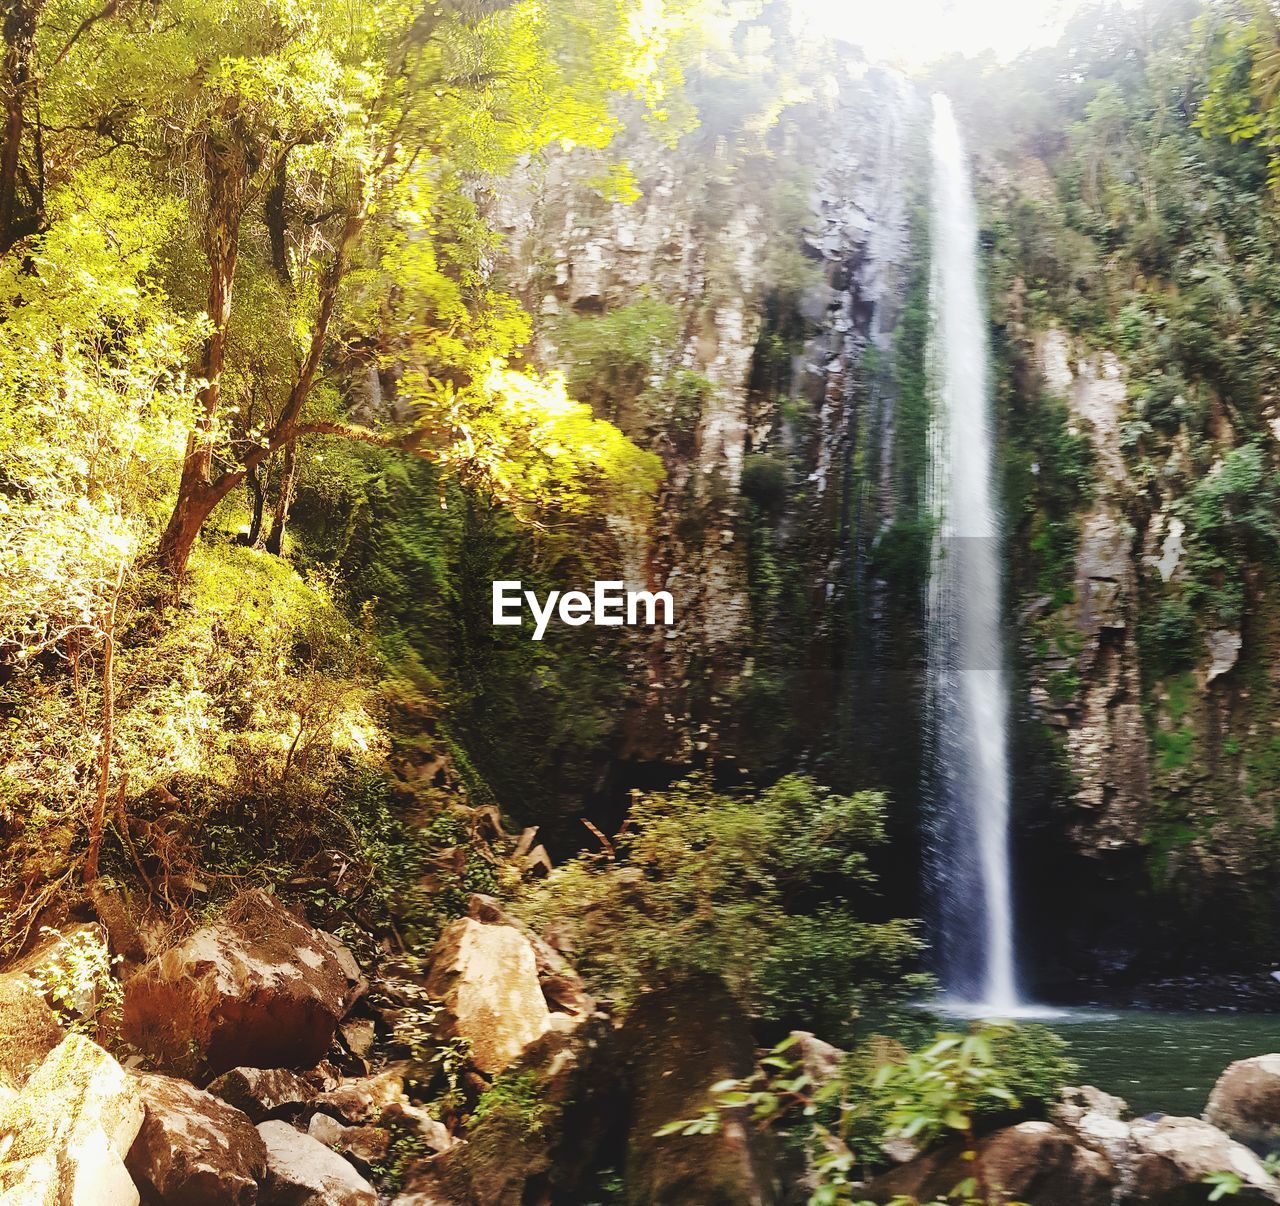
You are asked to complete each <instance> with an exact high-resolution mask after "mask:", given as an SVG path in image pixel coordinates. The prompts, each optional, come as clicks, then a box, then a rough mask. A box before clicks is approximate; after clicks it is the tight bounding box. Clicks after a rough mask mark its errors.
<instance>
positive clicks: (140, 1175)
mask: <svg viewBox="0 0 1280 1206" xmlns="http://www.w3.org/2000/svg"><path fill="white" fill-rule="evenodd" d="M102 937H104V935H103V933H102V931H101V930H99V929H97V927H96V926H92V925H87V926H84V927H81V929H79V930H70V929H69V930H64V931H63V932H62V933H61V934H58V935H50V936H49V937H48V939H47V940H46V941H44V942H43V943H41V944H40V945H38V946H37V947H36V948H35V949H33V950H32V951H30V952H29V953H28V954H27V955H25V956H24V957H23V958H22V959H20V960H18V961H17V962H16V963H15V964H13V965H12V966H11V967H10V968H9V969H8V971H7V972H6V973H4V975H3V976H0V1196H2V1197H3V1200H4V1202H6V1203H9V1204H12V1206H36V1204H39V1206H54V1204H58V1206H70V1204H72V1203H75V1204H76V1206H118V1204H122V1203H138V1202H147V1203H164V1204H171V1206H214V1204H220V1203H234V1204H236V1206H252V1204H254V1203H262V1204H264V1206H266V1204H268V1203H289V1204H294V1206H297V1204H315V1206H319V1204H321V1203H332V1204H335V1206H347V1204H352V1206H356V1204H360V1206H363V1204H369V1206H372V1204H373V1203H375V1202H379V1201H382V1202H394V1203H396V1204H397V1206H464V1204H475V1206H498V1204H503V1203H510V1204H512V1206H514V1204H516V1203H579V1202H589V1201H604V1200H613V1201H619V1200H625V1201H627V1202H632V1203H658V1202H661V1203H699V1204H701V1206H713V1204H716V1203H724V1204H726V1206H728V1204H730V1203H734V1204H738V1203H780V1202H784V1201H785V1202H793V1201H794V1202H803V1201H806V1200H807V1199H808V1195H809V1192H810V1186H809V1179H810V1176H811V1173H810V1171H809V1170H808V1169H806V1167H805V1166H804V1160H803V1158H802V1157H800V1158H798V1157H797V1156H795V1155H794V1154H791V1155H788V1154H787V1153H785V1152H783V1151H781V1150H779V1149H780V1148H781V1146H782V1145H780V1144H776V1143H775V1142H774V1141H773V1140H772V1139H771V1138H770V1137H769V1136H768V1135H767V1134H766V1133H765V1132H762V1131H760V1130H758V1129H757V1128H755V1127H753V1126H751V1125H750V1124H749V1123H748V1122H747V1120H745V1119H740V1118H734V1117H733V1116H732V1115H730V1116H728V1117H727V1119H726V1125H725V1126H724V1127H723V1128H722V1129H721V1130H720V1131H719V1133H716V1134H709V1135H695V1136H688V1135H670V1136H666V1137H662V1138H659V1137H657V1136H655V1132H656V1131H658V1130H659V1129H660V1128H661V1127H662V1126H663V1125H664V1124H665V1123H667V1122H670V1121H672V1120H674V1119H680V1118H688V1117H690V1116H692V1115H696V1114H697V1113H698V1112H700V1111H701V1110H703V1109H705V1106H706V1102H707V1090H708V1086H710V1085H711V1084H713V1083H714V1082H716V1081H718V1080H722V1079H725V1078H726V1077H750V1076H751V1075H753V1072H754V1070H755V1069H756V1053H755V1050H754V1048H753V1043H752V1039H751V1034H750V1029H749V1026H748V1022H747V1019H746V1017H745V1016H744V1015H743V1014H742V1012H741V1010H740V1008H739V1007H738V1006H737V1005H736V1004H735V1003H734V1001H733V999H732V998H731V997H730V996H729V995H728V994H727V993H726V992H725V991H724V989H723V987H722V986H720V985H719V984H718V983H717V982H715V981H713V980H705V981H697V982H689V983H686V984H684V985H682V986H679V987H674V988H668V989H665V990H663V991H661V992H653V993H650V994H649V995H648V996H646V997H642V998H641V999H640V1000H639V1001H638V1002H637V1003H636V1004H635V1005H634V1006H633V1007H632V1008H631V1010H630V1011H629V1012H628V1014H627V1017H626V1019H625V1022H623V1023H621V1024H615V1020H614V1018H613V1016H612V1015H611V1012H610V1010H609V1007H608V1004H607V1003H600V1002H597V1001H595V1000H593V998H592V997H591V996H590V995H589V994H588V992H587V991H586V989H585V988H584V986H583V984H582V981H581V980H580V979H579V978H578V976H577V974H576V973H575V971H574V969H573V967H572V965H571V964H570V962H569V960H568V959H567V958H566V956H565V954H564V952H562V951H559V950H557V949H556V947H555V946H553V945H552V944H551V943H550V942H548V941H546V940H544V938H542V937H540V936H539V935H537V934H534V933H532V932H530V931H529V930H528V929H527V928H526V927H525V926H523V925H522V923H520V922H519V921H517V920H515V919H514V918H512V917H510V916H509V915H508V914H507V913H505V912H504V911H503V909H502V908H501V907H500V906H499V905H498V904H497V903H496V902H494V901H493V900H492V899H490V898H488V897H484V896H479V895H477V896H474V897H473V898H472V900H471V903H470V909H469V913H468V915H467V916H465V917H463V918H460V919H458V920H456V921H454V922H452V923H450V924H449V925H448V926H447V927H446V928H445V930H444V932H443V933H442V935H441V937H440V939H439V941H438V943H437V944H436V946H435V948H434V950H433V951H432V952H431V955H430V958H429V959H428V960H427V961H426V962H425V964H423V965H421V966H418V965H415V964H413V963H412V961H406V960H404V959H402V958H393V957H386V958H383V959H382V960H381V961H380V963H379V965H378V966H376V967H375V966H361V965H360V964H359V963H358V962H357V960H356V958H355V957H354V956H353V955H352V953H351V951H350V950H349V949H348V948H347V946H345V945H344V944H343V943H342V942H340V941H339V940H338V939H337V938H336V937H334V936H333V935H331V934H327V933H324V932H321V931H319V930H316V929H313V928H312V927H311V926H309V925H307V924H306V923H305V922H304V921H303V920H301V919H300V918H299V917H298V916H296V915H295V914H294V913H292V912H291V911H290V910H289V909H288V908H286V907H285V905H284V904H283V903H282V902H281V901H280V900H279V899H278V898H277V897H276V896H274V895H272V894H270V893H268V892H266V891H263V890H261V889H253V890H250V891H247V892H244V893H242V894H241V895H239V896H238V897H236V898H235V899H234V900H233V901H232V902H231V903H230V904H229V905H227V906H225V907H224V908H222V909H221V910H220V911H219V912H217V913H216V914H215V915H214V916H212V917H211V918H209V919H207V920H206V921H205V923H204V924H203V925H201V926H199V927H198V928H195V929H193V930H191V931H190V932H188V933H186V934H184V935H182V936H180V937H177V938H176V939H174V938H169V939H167V940H163V941H162V940H158V939H155V938H150V939H148V938H145V937H144V936H143V935H142V934H139V933H136V932H135V933H134V934H133V935H132V942H130V941H128V940H124V939H123V937H122V935H120V934H113V935H111V936H110V939H109V940H110V942H111V944H112V948H113V949H115V950H116V951H117V953H118V956H119V962H118V963H117V964H116V970H117V971H118V972H119V973H120V977H119V980H120V981H122V984H121V987H120V992H119V1000H118V1002H113V1004H112V1007H111V1008H110V1009H107V1010H100V1006H101V1005H102V1001H101V1000H99V999H95V998H96V997H97V996H98V995H99V994H101V993H103V992H113V991H115V989H114V988H113V986H114V985H116V984H117V983H118V982H119V981H117V980H116V979H115V978H114V977H109V978H108V979H106V980H103V979H101V978H98V979H94V978H92V977H89V976H80V977H77V976H75V975H72V976H70V977H69V978H67V977H62V978H59V977H51V976H50V974H49V969H50V968H53V967H61V968H64V969H66V968H68V967H74V966H75V961H74V960H73V959H70V958H69V952H70V951H72V950H74V949H76V948H77V947H78V945H79V944H81V943H82V942H84V941H87V940H97V939H99V938H102ZM148 947H151V948H154V949H146V948H148ZM121 948H123V949H121ZM77 993H79V994H80V995H79V996H77ZM55 1006H56V1008H55ZM77 1008H78V1009H80V1010H82V1011H83V1016H84V1017H86V1018H88V1017H92V1016H100V1017H101V1018H102V1019H104V1020H103V1021H101V1022H100V1023H99V1024H98V1025H97V1027H96V1029H95V1031H94V1033H95V1035H96V1038H97V1040H98V1041H94V1039H91V1038H90V1037H88V1036H87V1035H86V1034H85V1033H81V1032H80V1031H81V1030H83V1029H85V1028H86V1027H84V1026H78V1025H77V1024H76V1023H75V1020H74V1019H75V1010H76V1009H77ZM69 1018H70V1019H71V1023H70V1025H68V1019H69ZM108 1047H109V1048H111V1050H112V1051H114V1052H116V1054H115V1055H113V1054H111V1053H109V1051H108V1050H107V1048H108ZM800 1050H801V1052H802V1053H803V1058H804V1061H805V1064H806V1067H811V1069H812V1073H813V1075H814V1076H815V1078H817V1079H821V1077H822V1076H823V1075H828V1076H829V1075H830V1074H831V1072H832V1070H833V1069H835V1068H836V1066H837V1065H838V1063H839V1056H840V1053H839V1052H838V1051H836V1050H835V1049H834V1048H831V1047H829V1046H828V1045H826V1044H824V1043H822V1042H820V1041H819V1040H817V1039H814V1038H812V1036H804V1037H803V1041H802V1043H801V1044H800ZM442 1070H443V1071H444V1072H445V1075H444V1078H443V1083H444V1085H445V1086H446V1090H445V1092H443V1093H441V1092H440V1086H441V1083H442V1082H441V1081H440V1080H439V1079H437V1078H436V1075H437V1073H439V1072H440V1071H442ZM495 1084H496V1086H498V1088H496V1089H495V1087H494V1086H495ZM433 1085H434V1089H432V1088H431V1087H432V1086H433ZM429 1089H431V1092H430V1095H429V1098H430V1099H429V1101H428V1090H429ZM486 1090H488V1092H486ZM482 1094H483V1101H484V1103H485V1104H483V1105H481V1106H480V1107H479V1108H477V1107H476V1102H477V1101H479V1100H481V1095H482ZM464 1118H465V1119H467V1121H466V1124H465V1126H463V1125H462V1124H461V1123H460V1121H459V1120H460V1119H464ZM1277 1146H1280V1055H1265V1056H1261V1057H1259V1058H1256V1059H1251V1060H1246V1061H1242V1062H1240V1063H1236V1064H1233V1065H1232V1066H1231V1067H1230V1068H1228V1069H1227V1070H1226V1071H1225V1072H1224V1073H1223V1075H1222V1078H1221V1079H1220V1081H1219V1082H1218V1084H1217V1086H1216V1088H1215V1089H1214V1091H1213V1095H1212V1098H1211V1100H1210V1103H1209V1107H1208V1110H1207V1112H1206V1114H1205V1117H1204V1119H1198V1118H1172V1117H1148V1118H1141V1119H1132V1118H1129V1117H1127V1112H1126V1107H1125V1104H1124V1102H1122V1101H1120V1100H1119V1099H1118V1098H1114V1097H1111V1096H1108V1095H1107V1094H1105V1093H1102V1092H1100V1091H1098V1090H1096V1089H1092V1088H1088V1087H1085V1088H1081V1089H1073V1090H1069V1091H1067V1092H1066V1093H1065V1094H1064V1096H1063V1098H1062V1100H1061V1101H1060V1102H1059V1103H1058V1104H1057V1106H1056V1107H1055V1108H1054V1109H1053V1110H1052V1112H1051V1115H1050V1118H1049V1119H1047V1120H1034V1121H1022V1122H1017V1123H1015V1124H1014V1125H1010V1126H1004V1127H1002V1128H1000V1129H996V1130H994V1131H992V1132H990V1133H988V1134H986V1135H985V1136H983V1137H982V1138H981V1140H980V1143H979V1159H980V1161H981V1166H982V1169H983V1171H984V1175H985V1178H986V1179H987V1181H988V1183H989V1184H990V1186H991V1187H992V1191H993V1193H994V1194H995V1200H996V1201H1002V1202H1003V1201H1008V1202H1013V1201H1017V1202H1024V1203H1030V1204H1032V1206H1095V1204H1096V1206H1125V1204H1132V1206H1138V1204H1140V1203H1141V1204H1145V1206H1180V1204H1181V1203H1192V1202H1202V1201H1206V1200H1208V1194H1209V1192H1210V1188H1209V1187H1208V1186H1207V1185H1206V1184H1205V1178H1206V1177H1209V1176H1211V1175H1213V1174H1221V1173H1230V1174H1234V1177H1235V1178H1236V1179H1237V1180H1238V1182H1239V1186H1238V1189H1237V1190H1236V1194H1235V1198H1234V1200H1237V1201H1258V1202H1266V1201H1270V1202H1280V1184H1278V1183H1277V1182H1276V1181H1275V1180H1274V1179H1273V1178H1272V1177H1271V1175H1270V1174H1269V1173H1268V1171H1267V1169H1266V1167H1265V1166H1264V1164H1263V1162H1262V1161H1261V1160H1260V1159H1259V1156H1258V1154H1257V1153H1258V1152H1262V1151H1266V1150H1268V1149H1271V1148H1275V1147H1277ZM895 1154H896V1155H897V1156H899V1157H903V1156H909V1158H907V1159H905V1160H904V1161H903V1162H902V1163H899V1164H898V1165H897V1166H896V1167H893V1168H892V1169H891V1170H890V1171H888V1172H885V1173H882V1174H881V1175H879V1176H877V1177H876V1178H874V1179H873V1180H871V1181H869V1182H868V1183H866V1184H865V1185H863V1186H862V1187H861V1188H860V1189H858V1190H857V1191H856V1196H859V1197H861V1198H864V1199H866V1200H867V1201H870V1202H877V1203H888V1202H891V1201H892V1202H897V1201H900V1200H902V1197H903V1195H906V1197H907V1198H908V1199H916V1200H921V1201H924V1200H930V1199H932V1198H933V1197H934V1196H935V1195H942V1194H946V1193H947V1192H949V1191H950V1190H951V1189H952V1188H953V1187H954V1186H955V1185H956V1184H957V1183H958V1182H959V1181H961V1180H963V1179H964V1177H965V1175H966V1168H968V1167H971V1165H970V1164H969V1162H967V1161H966V1160H965V1157H964V1154H963V1153H962V1151H961V1150H960V1148H959V1147H958V1146H957V1145H954V1144H952V1145H945V1144H944V1145H942V1146H939V1147H936V1148H934V1149H932V1150H929V1151H927V1152H924V1153H923V1154H920V1153H913V1152H910V1151H905V1152H897V1153H895ZM601 1168H611V1169H614V1170H616V1171H617V1173H618V1174H619V1175H618V1176H617V1178H616V1181H615V1183H614V1184H613V1185H612V1186H606V1185H604V1184H602V1182H601V1179H600V1174H599V1170H600V1169H601Z"/></svg>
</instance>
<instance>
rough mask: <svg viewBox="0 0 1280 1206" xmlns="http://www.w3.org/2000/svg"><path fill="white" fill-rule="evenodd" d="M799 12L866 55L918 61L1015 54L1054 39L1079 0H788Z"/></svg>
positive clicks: (913, 64)
mask: <svg viewBox="0 0 1280 1206" xmlns="http://www.w3.org/2000/svg"><path fill="white" fill-rule="evenodd" d="M794 3H795V6H796V9H797V10H798V11H799V12H800V14H802V16H803V18H804V19H805V20H807V21H808V22H810V23H811V24H813V25H816V26H817V27H818V28H820V29H822V30H824V31H825V32H826V33H828V34H830V35H832V36H833V37H837V38H843V39H844V40H846V41H849V42H853V43H855V44H856V45H859V46H862V47H863V48H865V50H866V51H867V54H868V56H869V57H871V58H873V59H877V60H883V61H888V62H892V63H898V64H901V65H902V66H906V67H916V66H923V65H924V64H927V63H931V62H933V61H934V60H935V59H938V58H941V57H943V56H944V55H947V54H951V53H952V52H953V51H958V52H959V53H961V54H963V55H976V54H981V53H982V52H983V51H986V50H993V51H995V53H996V54H997V55H998V56H999V57H1000V58H1001V59H1012V58H1016V57H1017V56H1018V55H1019V54H1020V53H1022V51H1024V50H1027V49H1029V48H1030V47H1033V46H1043V45H1046V44H1048V43H1050V42H1052V41H1054V40H1055V39H1056V37H1057V35H1058V33H1059V32H1060V31H1061V29H1062V26H1063V24H1064V23H1065V21H1066V20H1067V18H1068V17H1069V16H1070V14H1071V13H1072V12H1073V11H1075V10H1076V9H1078V8H1080V7H1082V6H1083V0H794Z"/></svg>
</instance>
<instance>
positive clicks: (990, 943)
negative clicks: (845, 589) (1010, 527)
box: [926, 95, 1019, 1013]
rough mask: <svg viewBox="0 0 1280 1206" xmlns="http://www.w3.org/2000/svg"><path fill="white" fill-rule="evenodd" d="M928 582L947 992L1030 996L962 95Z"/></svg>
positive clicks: (952, 155) (939, 294)
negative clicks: (1015, 863)
mask: <svg viewBox="0 0 1280 1206" xmlns="http://www.w3.org/2000/svg"><path fill="white" fill-rule="evenodd" d="M932 160H933V182H932V183H933V196H932V224H931V231H932V256H933V272H932V281H931V309H932V326H933V330H932V338H931V344H930V377H931V384H932V390H933V397H934V418H933V425H932V431H931V433H930V444H931V448H930V471H929V491H928V493H929V505H930V509H931V512H932V518H933V521H934V524H935V528H934V531H935V535H934V548H933V562H932V567H931V572H930V579H929V593H928V612H929V615H928V621H929V625H928V626H929V638H928V719H929V723H928V741H929V747H930V748H929V757H928V760H927V766H928V769H927V772H926V773H927V775H928V782H927V784H926V788H927V792H928V795H929V798H930V800H931V802H932V805H933V817H932V831H931V836H930V842H929V846H930V850H929V860H928V861H929V874H930V879H931V886H932V896H933V905H934V914H935V947H936V949H937V954H938V960H939V974H940V977H941V981H942V988H943V991H944V993H945V994H946V996H947V998H948V1000H949V1003H951V1004H954V1005H957V1006H962V1007H964V1008H966V1009H971V1010H978V1011H986V1012H994V1013H1010V1012H1013V1011H1014V1010H1015V1009H1016V1008H1017V1006H1018V1001H1019V998H1018V986H1017V972H1016V967H1015V960H1014V934H1013V903H1012V890H1011V887H1010V869H1009V764H1008V737H1007V729H1008V717H1007V705H1006V700H1007V692H1006V683H1005V675H1004V658H1003V653H1002V647H1001V632H1000V622H1001V574H1000V516H999V511H998V508H997V504H996V500H995V497H994V487H993V482H992V478H993V456H992V443H993V439H992V430H991V428H992V422H991V414H990V409H991V390H990V377H989V368H988V350H987V335H986V315H985V311H984V308H983V305H982V300H981V295H980V292H979V282H978V224H977V217H976V214H975V210H974V201H973V190H972V186H971V183H970V179H969V169H968V165H967V162H966V158H965V153H964V145H963V142H962V141H961V137H960V131H959V128H958V127H957V125H956V121H955V116H954V114H953V113H952V110H951V103H950V101H949V100H947V98H946V97H944V96H940V95H939V96H935V97H934V102H933V140H932Z"/></svg>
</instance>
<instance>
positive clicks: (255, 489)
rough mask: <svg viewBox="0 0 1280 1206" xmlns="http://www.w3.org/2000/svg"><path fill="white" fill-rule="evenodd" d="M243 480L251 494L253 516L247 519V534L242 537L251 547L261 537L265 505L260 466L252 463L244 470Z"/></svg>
mask: <svg viewBox="0 0 1280 1206" xmlns="http://www.w3.org/2000/svg"><path fill="white" fill-rule="evenodd" d="M244 480H245V481H246V482H247V483H248V486H249V492H250V493H251V494H252V495H253V517H252V519H250V521H249V534H248V535H247V536H246V537H245V538H244V542H245V544H247V545H248V546H249V547H250V548H251V549H253V548H257V547H258V542H259V541H260V540H261V539H262V516H263V512H264V511H265V510H266V507H267V490H266V484H265V483H264V482H263V480H262V467H261V466H260V465H254V466H253V468H252V469H249V470H246V472H245V479H244Z"/></svg>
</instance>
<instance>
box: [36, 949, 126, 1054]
mask: <svg viewBox="0 0 1280 1206" xmlns="http://www.w3.org/2000/svg"><path fill="white" fill-rule="evenodd" d="M40 933H41V934H42V935H43V936H44V938H45V939H46V940H47V941H53V942H55V943H56V947H55V952H54V957H52V958H49V959H47V960H45V961H44V962H43V963H41V965H40V966H39V967H37V968H36V969H35V970H34V971H33V972H32V973H31V974H30V979H31V982H32V983H33V984H34V985H35V988H36V990H37V991H38V992H40V993H42V994H43V995H44V997H45V999H46V1000H47V1001H48V1002H49V1004H50V1005H51V1006H53V1009H54V1012H55V1013H57V1015H58V1018H59V1020H60V1021H61V1023H62V1024H63V1025H64V1026H65V1027H66V1028H67V1029H68V1030H70V1031H72V1033H75V1034H87V1035H93V1034H94V1033H95V1032H96V1031H97V1028H98V1019H99V1018H101V1017H102V1016H103V1015H105V1014H109V1013H111V1012H112V1011H113V1010H116V1009H118V1008H119V1007H120V1005H121V1004H122V1003H123V1001H124V989H123V988H122V987H121V985H120V982H119V981H118V980H117V979H116V978H115V976H114V975H113V974H112V971H113V968H114V966H115V964H116V963H118V962H119V959H118V958H117V959H113V958H112V957H111V951H110V950H109V949H108V947H107V944H106V942H105V941H104V940H103V939H102V938H101V937H100V936H99V934H98V931H97V930H95V929H92V928H89V929H78V930H76V931H75V932H74V933H72V934H70V935H63V934H62V933H61V932H60V931H59V930H56V929H54V928H52V927H50V926H41V928H40Z"/></svg>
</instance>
